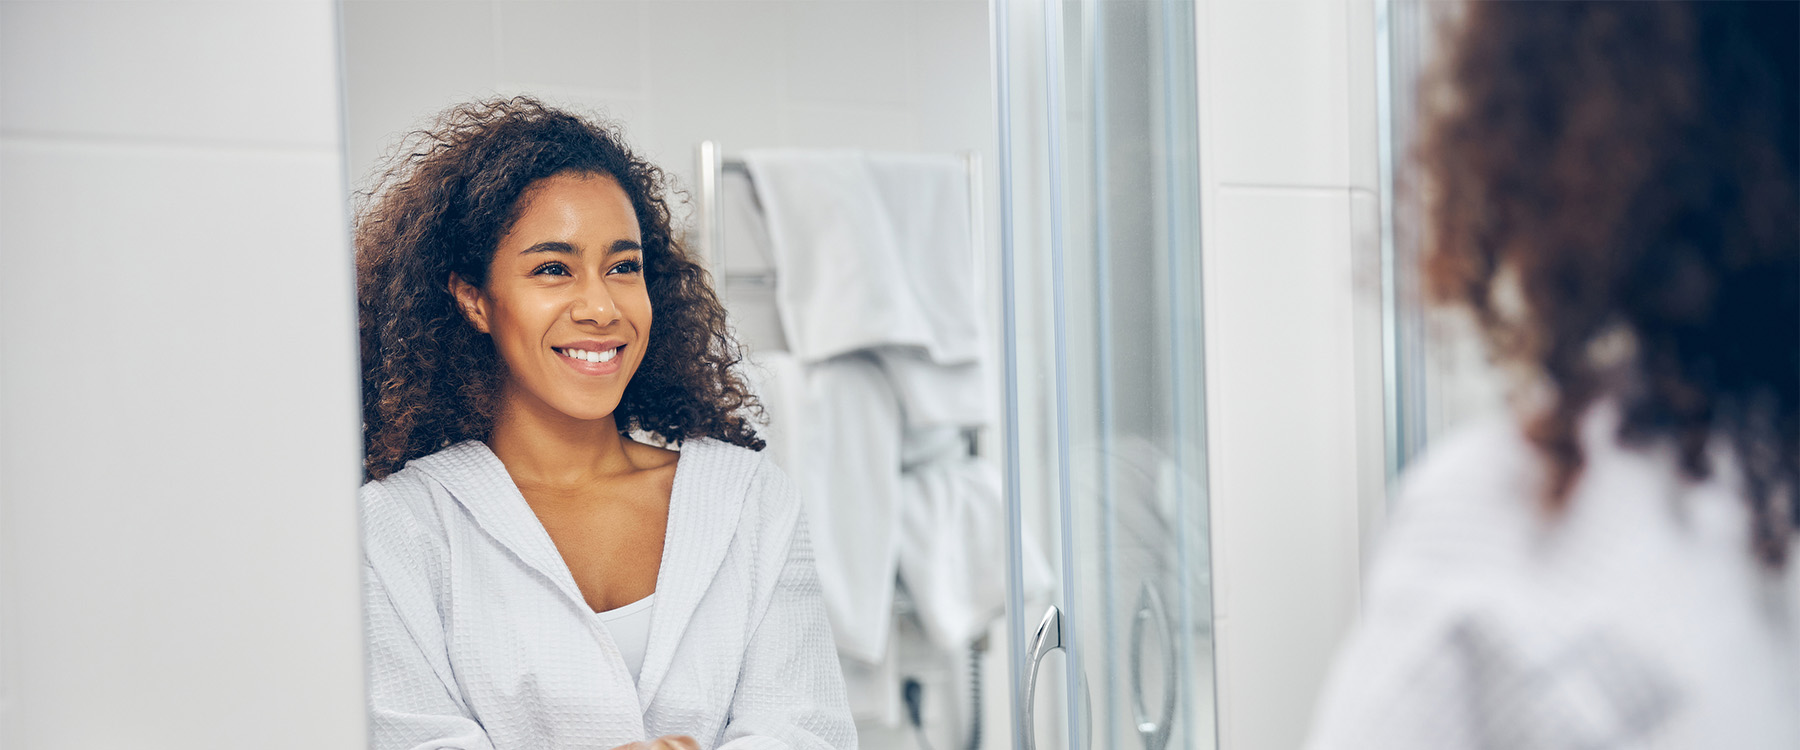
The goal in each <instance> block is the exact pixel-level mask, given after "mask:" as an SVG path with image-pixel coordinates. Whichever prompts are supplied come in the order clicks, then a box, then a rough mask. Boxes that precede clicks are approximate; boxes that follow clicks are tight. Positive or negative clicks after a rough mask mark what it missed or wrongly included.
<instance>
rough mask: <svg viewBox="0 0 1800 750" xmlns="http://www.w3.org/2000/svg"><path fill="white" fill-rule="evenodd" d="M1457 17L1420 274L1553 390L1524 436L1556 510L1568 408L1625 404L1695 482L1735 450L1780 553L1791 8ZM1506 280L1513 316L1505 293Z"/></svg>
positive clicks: (1507, 9) (1785, 530) (1576, 466)
mask: <svg viewBox="0 0 1800 750" xmlns="http://www.w3.org/2000/svg"><path fill="white" fill-rule="evenodd" d="M1466 12H1467V14H1468V17H1467V18H1466V19H1464V22H1463V23H1464V25H1463V26H1462V32H1461V33H1460V34H1457V35H1456V36H1455V37H1454V39H1453V40H1452V47H1451V49H1452V50H1453V51H1452V52H1451V53H1450V54H1451V57H1450V59H1449V60H1448V61H1447V64H1446V65H1445V66H1444V67H1443V68H1441V69H1440V70H1439V71H1438V76H1439V77H1438V78H1436V79H1435V80H1433V81H1432V82H1431V84H1429V85H1435V86H1436V87H1439V88H1438V89H1437V90H1435V91H1431V92H1430V93H1432V94H1434V95H1435V96H1431V97H1428V101H1432V102H1435V103H1436V105H1437V106H1438V111H1437V112H1436V113H1435V114H1436V117H1435V119H1434V121H1433V122H1432V124H1431V127H1430V128H1429V130H1428V132H1427V136H1426V140H1425V142H1424V144H1423V147H1422V149H1421V151H1420V153H1419V157H1420V158H1421V160H1422V162H1423V165H1422V166H1423V167H1424V169H1425V170H1426V172H1427V175H1426V182H1427V184H1428V186H1429V192H1428V195H1427V200H1428V201H1429V212H1430V221H1431V223H1432V227H1431V232H1432V237H1433V244H1434V250H1435V252H1433V253H1432V254H1431V255H1430V256H1428V260H1427V264H1428V265H1427V271H1428V274H1429V281H1430V283H1431V286H1432V288H1433V291H1434V292H1435V293H1436V294H1437V296H1438V297H1439V298H1440V299H1444V300H1447V301H1454V302H1458V303H1462V304H1466V305H1467V306H1468V307H1470V308H1471V309H1472V310H1473V311H1474V312H1475V314H1476V318H1477V319H1478V320H1479V321H1480V323H1481V325H1482V326H1483V328H1484V329H1485V330H1486V333H1487V335H1488V338H1489V343H1490V345H1491V346H1492V347H1493V350H1494V351H1495V353H1496V354H1497V355H1498V356H1500V357H1502V358H1508V359H1513V360H1517V361H1523V362H1524V363H1526V364H1528V365H1531V366H1532V369H1535V370H1536V371H1538V372H1539V373H1541V374H1542V375H1543V376H1544V377H1545V378H1546V379H1547V380H1548V382H1549V385H1551V386H1552V391H1553V392H1552V398H1553V399H1554V403H1553V404H1552V405H1551V407H1550V408H1549V409H1547V410H1545V411H1544V412H1543V413H1542V414H1541V415H1539V416H1537V417H1536V418H1535V421H1533V422H1532V423H1531V424H1530V425H1529V427H1528V429H1529V434H1530V437H1531V439H1532V441H1533V442H1534V443H1536V444H1537V446H1538V447H1539V448H1540V449H1541V450H1542V451H1543V453H1544V455H1545V456H1546V457H1547V458H1548V459H1549V460H1550V461H1551V463H1552V466H1553V468H1554V471H1553V474H1552V477H1551V482H1552V486H1551V487H1550V488H1549V491H1548V495H1547V499H1548V500H1549V501H1550V503H1551V505H1552V506H1553V507H1554V506H1557V505H1560V504H1561V502H1562V501H1563V500H1564V499H1565V498H1566V496H1567V492H1568V488H1569V485H1570V483H1571V482H1573V481H1574V479H1575V477H1576V475H1577V474H1578V473H1579V472H1580V470H1581V466H1582V452H1581V448H1580V446H1579V445H1578V443H1577V440H1576V428H1577V421H1578V419H1579V417H1580V416H1581V414H1582V413H1583V412H1584V411H1586V409H1587V408H1588V406H1589V405H1591V403H1592V402H1594V401H1595V399H1596V398H1598V397H1600V396H1602V395H1610V396H1612V397H1614V398H1616V399H1618V400H1619V401H1620V402H1621V406H1622V408H1623V410H1624V420H1623V422H1622V424H1621V425H1620V428H1621V433H1620V437H1621V438H1622V439H1624V440H1626V441H1628V442H1632V443H1637V444H1644V443H1648V442H1649V441H1651V440H1652V439H1655V438H1662V437H1671V438H1674V439H1675V440H1676V441H1677V443H1678V445H1679V446H1680V456H1681V464H1682V468H1683V470H1684V471H1685V472H1686V474H1687V475H1688V476H1689V477H1690V478H1693V479H1701V478H1705V477H1706V476H1707V475H1708V474H1709V472H1710V467H1709V465H1708V460H1707V442H1708V439H1709V437H1712V436H1723V437H1724V438H1726V439H1728V440H1729V441H1730V443H1731V450H1732V452H1733V453H1734V454H1735V455H1736V458H1737V460H1738V461H1739V462H1740V464H1741V466H1742V469H1743V471H1744V474H1745V479H1746V482H1747V484H1748V487H1747V489H1748V495H1749V498H1748V499H1749V501H1750V503H1751V505H1752V506H1753V508H1754V509H1755V534H1754V542H1755V544H1756V547H1757V550H1758V552H1759V554H1760V555H1762V557H1763V558H1764V559H1765V560H1767V561H1768V562H1770V563H1772V564H1777V565H1779V564H1781V563H1782V561H1783V560H1784V559H1785V555H1786V550H1787V546H1788V542H1789V538H1790V536H1791V535H1792V534H1793V530H1794V528H1795V526H1796V522H1797V520H1800V515H1797V514H1800V504H1796V502H1795V489H1796V484H1797V482H1800V193H1797V192H1796V176H1797V175H1800V99H1797V97H1796V93H1797V92H1800V20H1797V17H1800V3H1794V2H1700V3H1668V2H1592V3H1589V2H1477V3H1472V4H1470V5H1469V6H1467V8H1466ZM1509 276H1510V278H1508V277H1509ZM1502 279H1505V280H1506V283H1516V290H1517V291H1518V292H1519V294H1520V296H1521V297H1522V300H1523V303H1524V305H1523V310H1522V314H1518V315H1513V314H1508V312H1507V309H1506V307H1505V306H1504V305H1500V304H1496V295H1495V290H1496V284H1497V282H1501V280H1502ZM1621 350H1622V351H1623V352H1624V353H1625V356H1624V359H1625V361H1623V362H1620V361H1616V360H1617V359H1618V357H1617V356H1616V355H1617V354H1618V353H1619V352H1620V351H1621ZM1609 355H1610V356H1609Z"/></svg>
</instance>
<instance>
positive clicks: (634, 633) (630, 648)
mask: <svg viewBox="0 0 1800 750" xmlns="http://www.w3.org/2000/svg"><path fill="white" fill-rule="evenodd" d="M654 599H656V595H655V594H651V595H649V596H646V597H644V598H642V599H639V600H637V601H635V602H632V603H630V604H627V605H625V606H623V607H618V608H615V609H609V610H606V611H605V612H595V613H594V616H595V617H598V618H600V624H601V625H605V626H606V632H608V633H610V634H611V635H612V639H613V643H614V644H617V645H618V647H619V654H620V655H622V656H624V657H625V666H626V667H627V668H628V669H630V670H631V679H633V680H636V679H637V678H638V673H639V672H641V671H643V669H644V649H645V648H647V647H648V646H649V645H650V612H651V611H652V610H654V609H655V605H654V602H653V600H654Z"/></svg>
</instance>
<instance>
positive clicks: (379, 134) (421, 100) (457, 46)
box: [342, 0, 500, 180]
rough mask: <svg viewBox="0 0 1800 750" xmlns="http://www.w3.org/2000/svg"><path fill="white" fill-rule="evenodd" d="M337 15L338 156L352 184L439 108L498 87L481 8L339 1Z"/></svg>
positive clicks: (471, 0) (490, 33) (465, 0)
mask: <svg viewBox="0 0 1800 750" xmlns="http://www.w3.org/2000/svg"><path fill="white" fill-rule="evenodd" d="M342 8H343V47H344V65H345V69H344V84H345V85H344V92H345V102H344V107H345V110H344V116H345V118H344V119H345V122H346V123H347V126H348V128H349V132H348V134H347V135H348V137H347V138H346V141H347V144H348V147H347V148H346V151H347V152H348V154H349V160H350V174H351V176H352V178H353V179H355V180H361V179H363V178H364V177H365V176H366V175H367V174H368V172H369V170H370V169H372V168H373V167H374V165H375V161H376V156H377V155H378V154H380V153H382V151H383V150H384V149H387V148H389V147H391V146H393V145H394V142H395V141H396V140H397V139H398V138H399V137H400V135H401V134H403V133H405V132H407V131H409V130H412V129H414V128H417V127H420V126H422V125H425V124H427V123H429V122H430V120H431V118H432V117H433V116H434V115H436V114H437V113H438V112H439V111H440V110H442V109H443V108H444V103H445V102H450V101H458V100H462V99H467V98H472V97H474V96H477V95H481V94H487V93H491V92H492V89H493V87H494V86H495V85H497V84H498V83H499V80H500V72H499V48H498V44H497V42H496V39H495V36H496V34H495V30H494V23H493V22H494V16H495V9H494V5H493V3H491V2H488V1H487V0H432V2H408V1H406V0H347V1H346V2H345V3H344V4H343V6H342Z"/></svg>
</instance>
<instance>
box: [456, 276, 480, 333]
mask: <svg viewBox="0 0 1800 750" xmlns="http://www.w3.org/2000/svg"><path fill="white" fill-rule="evenodd" d="M450 296H452V297H455V298H456V306H457V307H458V308H460V309H461V310H462V314H463V317H464V318H467V319H468V320H469V325H472V326H475V330H477V331H480V332H482V333H487V332H488V310H487V295H485V294H482V293H481V289H479V288H477V287H476V286H475V285H474V284H471V283H469V282H467V281H463V278H462V277H461V276H458V275H456V273H455V272H451V274H450Z"/></svg>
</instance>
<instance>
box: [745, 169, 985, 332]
mask: <svg viewBox="0 0 1800 750" xmlns="http://www.w3.org/2000/svg"><path fill="white" fill-rule="evenodd" d="M744 164H745V166H746V167H748V169H749V171H750V175H751V180H752V181H753V182H754V183H755V185H756V193H757V198H758V200H759V201H760V202H761V204H762V207H763V211H764V214H765V218H766V220H767V223H768V230H769V239H770V249H771V251H772V254H773V256H774V259H775V267H776V273H777V282H776V283H777V290H776V295H777V298H778V300H779V301H778V305H779V307H780V312H781V322H782V329H783V331H784V332H785V333H786V338H787V343H788V351H790V352H792V353H793V354H794V355H795V356H796V357H799V358H800V360H801V361H802V362H807V363H812V362H821V361H824V360H826V359H830V358H832V357H835V356H838V355H841V354H846V353H849V352H854V351H858V350H864V349H873V348H877V347H887V346H906V347H918V348H920V349H923V350H924V351H925V352H926V353H927V354H928V355H929V356H930V358H931V360H932V361H934V362H937V363H939V364H946V365H953V364H969V363H973V362H976V361H978V360H979V358H980V354H981V349H982V340H981V335H980V320H981V314H982V313H981V310H980V308H979V306H978V304H977V302H976V300H977V297H976V293H975V279H974V267H975V266H974V260H973V258H974V251H973V243H972V238H971V229H970V227H971V218H970V215H969V187H968V171H967V167H966V166H965V165H964V164H963V162H962V160H960V159H959V158H957V157H953V156H942V155H869V154H865V153H863V152H859V151H794V150H768V151H747V152H745V153H744Z"/></svg>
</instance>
